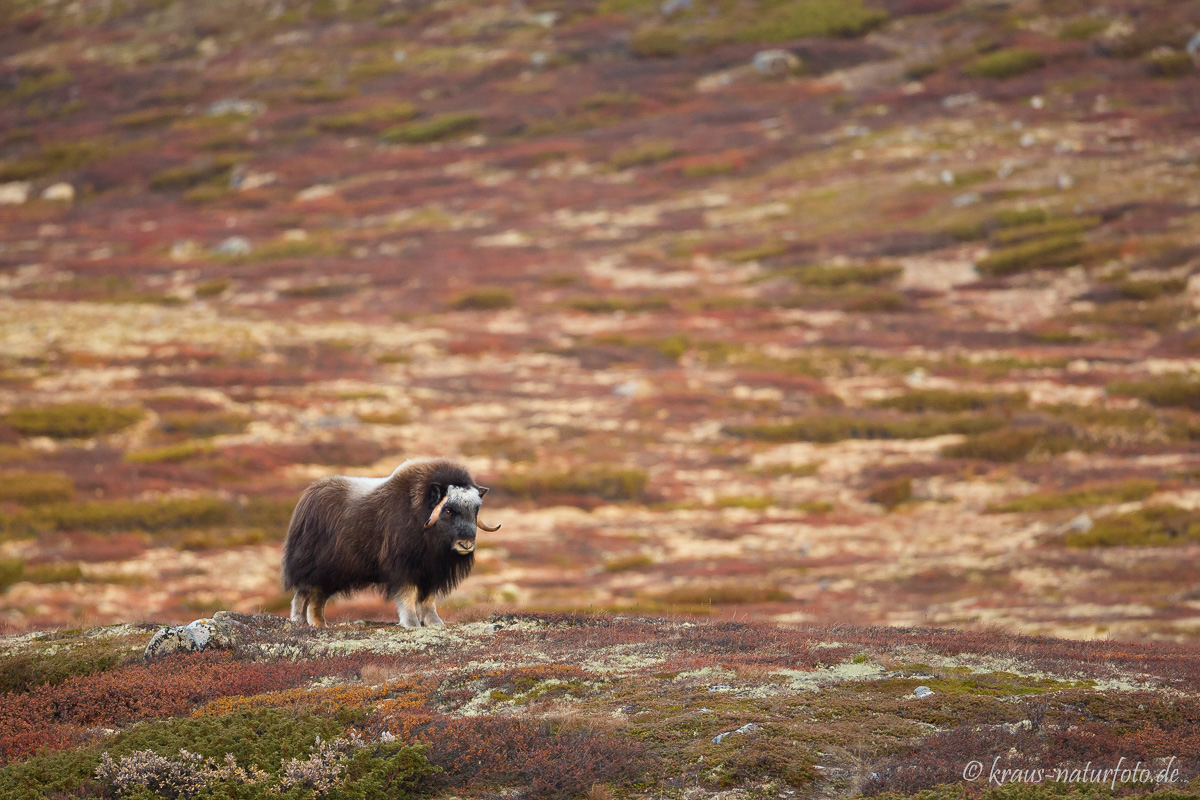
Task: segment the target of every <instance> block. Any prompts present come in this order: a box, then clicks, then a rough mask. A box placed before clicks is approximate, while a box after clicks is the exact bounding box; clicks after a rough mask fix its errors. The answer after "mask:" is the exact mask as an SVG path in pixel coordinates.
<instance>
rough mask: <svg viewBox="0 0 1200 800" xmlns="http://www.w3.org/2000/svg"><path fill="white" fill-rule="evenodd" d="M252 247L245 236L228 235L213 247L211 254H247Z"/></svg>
mask: <svg viewBox="0 0 1200 800" xmlns="http://www.w3.org/2000/svg"><path fill="white" fill-rule="evenodd" d="M253 249H254V248H253V247H252V246H251V245H250V240H249V239H247V238H246V237H245V236H230V237H229V238H228V239H226V240H225V241H223V242H221V243H220V244H219V245H217V246H216V247H214V248H213V255H218V256H235V257H236V256H248V255H250V251H251V250H253Z"/></svg>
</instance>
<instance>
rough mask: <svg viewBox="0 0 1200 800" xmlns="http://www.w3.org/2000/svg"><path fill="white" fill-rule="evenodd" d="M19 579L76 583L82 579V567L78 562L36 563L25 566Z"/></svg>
mask: <svg viewBox="0 0 1200 800" xmlns="http://www.w3.org/2000/svg"><path fill="white" fill-rule="evenodd" d="M21 579H22V580H26V581H29V582H30V583H78V582H79V581H81V580H83V568H82V567H80V566H79V565H78V564H55V563H47V564H37V565H35V566H26V567H25V574H24V575H22V576H21Z"/></svg>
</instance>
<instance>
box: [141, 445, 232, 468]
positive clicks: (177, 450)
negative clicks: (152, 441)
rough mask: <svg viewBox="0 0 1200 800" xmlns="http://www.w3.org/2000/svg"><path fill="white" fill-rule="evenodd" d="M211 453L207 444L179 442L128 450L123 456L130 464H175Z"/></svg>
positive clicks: (211, 449)
mask: <svg viewBox="0 0 1200 800" xmlns="http://www.w3.org/2000/svg"><path fill="white" fill-rule="evenodd" d="M212 451H213V448H212V445H210V444H208V443H207V442H181V443H179V444H171V445H166V446H165V447H151V448H147V449H144V450H130V451H129V452H127V453H126V454H125V460H126V461H127V462H129V463H130V464H162V463H171V464H177V463H179V462H182V461H190V460H191V459H193V458H195V457H197V456H202V455H207V454H209V453H211V452H212Z"/></svg>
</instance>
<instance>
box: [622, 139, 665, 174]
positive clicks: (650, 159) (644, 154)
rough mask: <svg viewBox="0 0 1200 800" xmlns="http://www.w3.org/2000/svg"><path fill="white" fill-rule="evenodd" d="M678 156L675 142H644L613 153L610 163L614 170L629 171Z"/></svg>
mask: <svg viewBox="0 0 1200 800" xmlns="http://www.w3.org/2000/svg"><path fill="white" fill-rule="evenodd" d="M678 154H679V148H678V147H677V146H676V145H675V143H674V142H666V141H653V142H642V143H641V144H636V145H634V146H632V147H628V148H625V149H624V150H618V151H617V152H615V153H613V155H612V158H610V159H609V160H608V163H609V164H610V165H612V167H613V169H629V168H630V167H644V166H648V165H650V164H657V163H658V162H660V161H666V160H667V159H669V158H674V157H675V156H677V155H678Z"/></svg>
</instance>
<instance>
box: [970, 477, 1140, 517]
mask: <svg viewBox="0 0 1200 800" xmlns="http://www.w3.org/2000/svg"><path fill="white" fill-rule="evenodd" d="M1156 491H1158V484H1157V483H1156V482H1154V481H1151V480H1129V481H1120V482H1117V483H1102V484H1095V485H1092V486H1086V487H1083V488H1080V489H1071V490H1069V491H1045V492H1034V493H1033V494H1027V495H1025V496H1023V497H1016V498H1013V499H1012V500H1006V501H1005V502H1003V503H993V504H991V505H989V506H988V507H987V510H988V513H991V514H1016V513H1023V512H1027V511H1057V510H1059V509H1066V508H1075V509H1078V508H1091V507H1092V506H1102V505H1106V504H1108V503H1129V502H1132V501H1135V500H1145V499H1146V498H1147V497H1150V496H1151V495H1152V494H1154V493H1155V492H1156Z"/></svg>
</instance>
